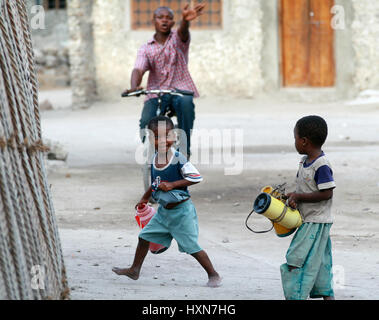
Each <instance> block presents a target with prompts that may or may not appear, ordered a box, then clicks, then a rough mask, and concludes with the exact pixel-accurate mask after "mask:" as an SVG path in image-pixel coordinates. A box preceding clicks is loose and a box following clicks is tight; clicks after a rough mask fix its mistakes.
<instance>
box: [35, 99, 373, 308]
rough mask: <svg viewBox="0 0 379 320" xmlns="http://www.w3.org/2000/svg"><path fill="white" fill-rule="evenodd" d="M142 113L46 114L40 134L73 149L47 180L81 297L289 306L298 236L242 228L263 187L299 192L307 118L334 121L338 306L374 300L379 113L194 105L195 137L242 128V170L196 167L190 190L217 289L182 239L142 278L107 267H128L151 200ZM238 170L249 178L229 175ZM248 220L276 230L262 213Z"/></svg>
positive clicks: (148, 264)
mask: <svg viewBox="0 0 379 320" xmlns="http://www.w3.org/2000/svg"><path fill="white" fill-rule="evenodd" d="M140 108H141V101H139V100H138V99H133V100H124V101H120V102H119V103H113V104H110V103H108V104H106V103H97V104H96V105H94V106H93V107H92V108H90V109H87V110H78V111H71V110H56V111H46V112H44V113H43V115H42V127H43V135H44V137H46V138H49V139H53V140H56V141H59V142H60V143H62V144H63V145H64V147H65V148H66V149H67V150H68V152H69V158H68V160H67V163H66V164H65V165H62V164H57V165H56V166H55V167H54V170H51V171H50V173H49V183H50V184H51V190H52V194H53V201H54V206H55V211H56V215H57V218H58V223H59V228H60V235H61V240H62V245H63V250H64V256H65V263H66V267H67V271H68V276H69V284H70V287H71V289H72V292H71V296H72V298H73V299H199V300H206V299H229V300H233V299H283V293H282V288H281V280H280V273H279V266H280V264H282V263H283V262H284V258H285V253H286V250H287V248H288V245H289V242H290V240H291V239H290V237H287V238H278V237H277V236H276V235H275V234H274V232H273V231H272V232H270V233H266V234H253V233H251V232H250V231H249V230H247V228H246V227H245V225H244V224H245V219H246V216H247V214H248V213H249V212H250V210H251V208H252V203H253V201H254V199H255V197H256V196H257V194H258V192H259V189H260V188H261V187H263V186H265V185H273V184H278V183H282V182H287V190H291V188H293V186H294V176H295V174H296V170H297V165H298V161H299V159H300V156H299V155H298V154H297V153H296V151H295V149H294V147H293V142H294V139H293V126H294V124H295V122H296V120H297V119H298V118H300V117H301V116H303V115H309V114H319V115H321V116H323V117H325V119H326V120H327V122H328V125H329V137H328V141H327V143H326V145H325V147H324V152H325V153H326V154H327V155H328V158H329V160H330V161H331V163H332V165H333V169H334V173H335V180H336V183H337V188H336V189H335V196H334V205H333V213H334V217H335V223H334V225H333V227H332V231H331V238H332V244H333V259H334V261H333V264H334V268H335V269H334V271H335V294H336V298H337V299H378V297H379V274H378V271H377V270H378V269H379V235H378V234H379V233H378V228H379V161H378V160H379V159H378V158H379V132H378V126H377V124H378V123H379V106H378V105H375V104H372V105H347V104H345V103H343V102H341V103H324V104H302V103H293V102H292V103H290V102H279V101H270V100H256V101H252V100H226V99H215V98H204V99H199V100H198V101H197V103H196V122H195V127H196V129H202V130H205V131H204V132H211V130H213V129H217V130H219V131H220V130H221V131H220V132H222V130H226V131H227V130H229V129H231V130H232V132H234V131H235V130H236V129H239V130H242V132H243V157H239V156H237V155H234V158H233V157H232V160H234V163H232V162H230V161H229V162H228V163H225V160H227V159H228V158H226V157H224V156H225V154H222V157H221V159H222V161H221V163H219V164H217V163H216V164H215V163H201V161H200V163H197V164H196V165H197V167H198V169H199V170H200V172H201V173H202V175H203V176H204V181H203V182H202V183H200V184H199V185H196V186H193V187H192V188H191V194H192V199H193V202H194V203H195V205H196V208H197V212H198V216H199V224H200V241H199V242H200V244H201V246H202V247H203V248H204V249H205V250H206V251H207V252H208V254H209V256H210V258H211V260H212V261H213V263H214V265H215V267H216V269H217V271H218V272H219V273H220V274H221V275H222V277H223V285H222V286H221V287H219V288H215V289H211V288H208V287H206V286H205V283H206V281H207V279H206V274H205V272H204V271H203V270H202V269H201V267H200V266H199V265H198V264H197V262H196V261H195V260H194V259H193V258H192V257H191V256H188V255H185V254H181V253H179V252H178V250H177V245H176V243H175V241H173V244H172V246H171V248H170V249H169V250H167V251H166V252H165V253H163V254H161V255H156V256H155V255H152V254H149V255H148V256H147V258H146V261H145V264H144V266H143V270H142V274H141V277H140V279H139V280H138V281H133V280H130V279H128V278H126V277H118V276H116V275H115V274H114V273H112V271H111V268H112V267H113V266H128V265H130V264H131V262H132V259H133V255H134V251H135V247H136V243H137V235H138V227H137V225H136V223H135V221H134V209H133V208H134V205H135V203H136V202H137V201H138V200H139V198H140V197H141V195H142V192H143V190H142V189H143V188H142V178H141V172H140V167H139V165H138V164H136V162H135V150H136V148H137V147H138V146H139V141H138V131H137V127H138V119H139V112H140ZM233 130H234V131H233ZM226 131H224V132H226ZM222 138H225V136H223V135H222ZM225 139H226V138H225ZM211 148H212V145H211ZM212 152H213V154H215V153H217V152H218V151H217V150H212ZM222 152H223V151H221V153H222ZM232 156H233V154H232ZM199 159H200V158H199ZM211 159H212V157H211ZM241 159H242V164H241ZM229 160H230V158H229ZM211 162H212V161H211ZM233 165H236V167H241V166H242V171H241V172H240V173H239V174H238V175H225V168H228V167H231V166H233ZM250 224H251V225H253V226H255V227H256V228H265V227H267V226H268V222H267V221H266V220H265V218H259V217H257V216H253V218H252V219H251V220H250Z"/></svg>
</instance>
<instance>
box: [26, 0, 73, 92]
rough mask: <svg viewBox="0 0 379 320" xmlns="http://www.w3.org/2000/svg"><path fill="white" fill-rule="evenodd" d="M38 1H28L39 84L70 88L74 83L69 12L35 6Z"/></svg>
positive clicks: (44, 86)
mask: <svg viewBox="0 0 379 320" xmlns="http://www.w3.org/2000/svg"><path fill="white" fill-rule="evenodd" d="M36 3H37V1H35V0H27V12H28V16H29V20H30V25H31V34H32V42H33V48H34V55H35V58H36V66H37V76H38V81H39V87H40V89H48V88H52V87H67V86H69V85H70V70H69V65H70V64H69V55H68V44H69V34H68V25H67V12H66V10H64V9H59V10H54V9H52V10H43V7H42V6H40V7H38V9H37V8H36V7H34V8H33V6H35V5H36ZM41 11H43V15H42V12H41Z"/></svg>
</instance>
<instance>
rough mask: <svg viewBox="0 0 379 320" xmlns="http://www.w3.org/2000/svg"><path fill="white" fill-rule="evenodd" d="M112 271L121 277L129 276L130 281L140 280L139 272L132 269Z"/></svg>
mask: <svg viewBox="0 0 379 320" xmlns="http://www.w3.org/2000/svg"><path fill="white" fill-rule="evenodd" d="M112 271H113V272H114V273H116V274H118V275H119V276H127V277H129V278H130V279H133V280H137V279H138V278H139V272H137V271H134V270H132V269H131V268H126V269H121V268H117V267H113V268H112Z"/></svg>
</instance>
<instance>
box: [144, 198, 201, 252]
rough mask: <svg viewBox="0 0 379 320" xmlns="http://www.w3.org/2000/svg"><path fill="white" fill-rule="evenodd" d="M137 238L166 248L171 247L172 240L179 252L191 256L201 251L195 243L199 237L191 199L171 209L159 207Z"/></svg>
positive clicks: (195, 214)
mask: <svg viewBox="0 0 379 320" xmlns="http://www.w3.org/2000/svg"><path fill="white" fill-rule="evenodd" d="M139 237H140V238H142V239H144V240H146V241H149V242H154V243H158V244H161V245H163V246H165V247H167V248H168V247H169V246H170V245H171V241H172V239H175V240H176V242H177V243H178V249H179V251H180V252H186V253H188V254H193V253H196V252H199V251H201V250H202V249H201V247H200V246H199V244H198V242H197V241H198V237H199V225H198V220H197V213H196V208H195V206H194V205H193V203H192V201H191V199H189V200H187V201H185V202H183V203H181V204H179V205H177V206H176V207H175V208H173V209H165V208H164V207H162V206H161V205H160V206H159V207H158V210H157V213H156V214H155V215H154V217H153V218H152V219H151V220H150V221H149V223H148V224H147V225H146V226H145V228H143V229H142V231H141V232H140V234H139Z"/></svg>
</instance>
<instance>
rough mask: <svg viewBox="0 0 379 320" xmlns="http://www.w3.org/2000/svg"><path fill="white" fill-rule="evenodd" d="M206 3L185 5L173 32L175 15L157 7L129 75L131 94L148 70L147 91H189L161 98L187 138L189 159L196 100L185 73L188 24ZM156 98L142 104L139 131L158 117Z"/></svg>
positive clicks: (128, 91) (190, 82) (170, 11)
mask: <svg viewBox="0 0 379 320" xmlns="http://www.w3.org/2000/svg"><path fill="white" fill-rule="evenodd" d="M204 7H205V4H201V3H199V4H196V5H195V6H194V7H193V8H189V4H187V5H186V6H185V7H184V9H183V11H182V21H181V22H180V26H179V28H178V29H177V30H174V31H172V30H171V29H172V28H173V26H174V24H175V21H174V12H173V11H172V10H171V9H170V8H168V7H159V8H158V9H156V10H155V11H154V16H153V24H154V26H155V34H154V36H153V38H152V39H151V40H150V41H148V42H147V43H146V44H144V45H142V46H141V47H140V49H139V50H138V54H137V60H136V63H135V66H134V69H133V71H132V75H131V89H129V90H126V91H125V92H126V93H131V92H134V91H137V90H140V89H142V88H141V87H140V85H141V82H142V78H143V75H144V74H145V72H146V71H149V77H148V81H147V90H152V89H181V90H186V91H192V92H193V93H194V94H193V96H192V95H184V96H172V95H168V94H166V95H164V96H163V97H162V109H163V110H165V108H167V106H168V105H172V107H173V108H174V111H175V113H176V116H177V118H178V126H179V128H180V129H182V130H184V132H185V133H186V138H187V157H189V156H190V154H191V153H190V138H191V130H192V128H193V123H194V120H195V105H194V103H193V97H198V96H199V93H198V92H197V89H196V86H195V84H194V82H193V80H192V78H191V75H190V73H189V71H188V51H189V45H190V40H191V37H190V32H189V26H190V21H192V20H194V19H196V18H197V17H198V16H199V15H201V14H202V11H203V9H204ZM157 108H158V98H157V96H156V95H152V94H149V95H148V96H147V97H146V99H145V102H144V107H143V110H142V114H141V119H140V128H141V129H144V128H145V127H146V125H147V124H148V122H149V121H150V120H151V119H152V118H154V117H155V116H156V115H157Z"/></svg>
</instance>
